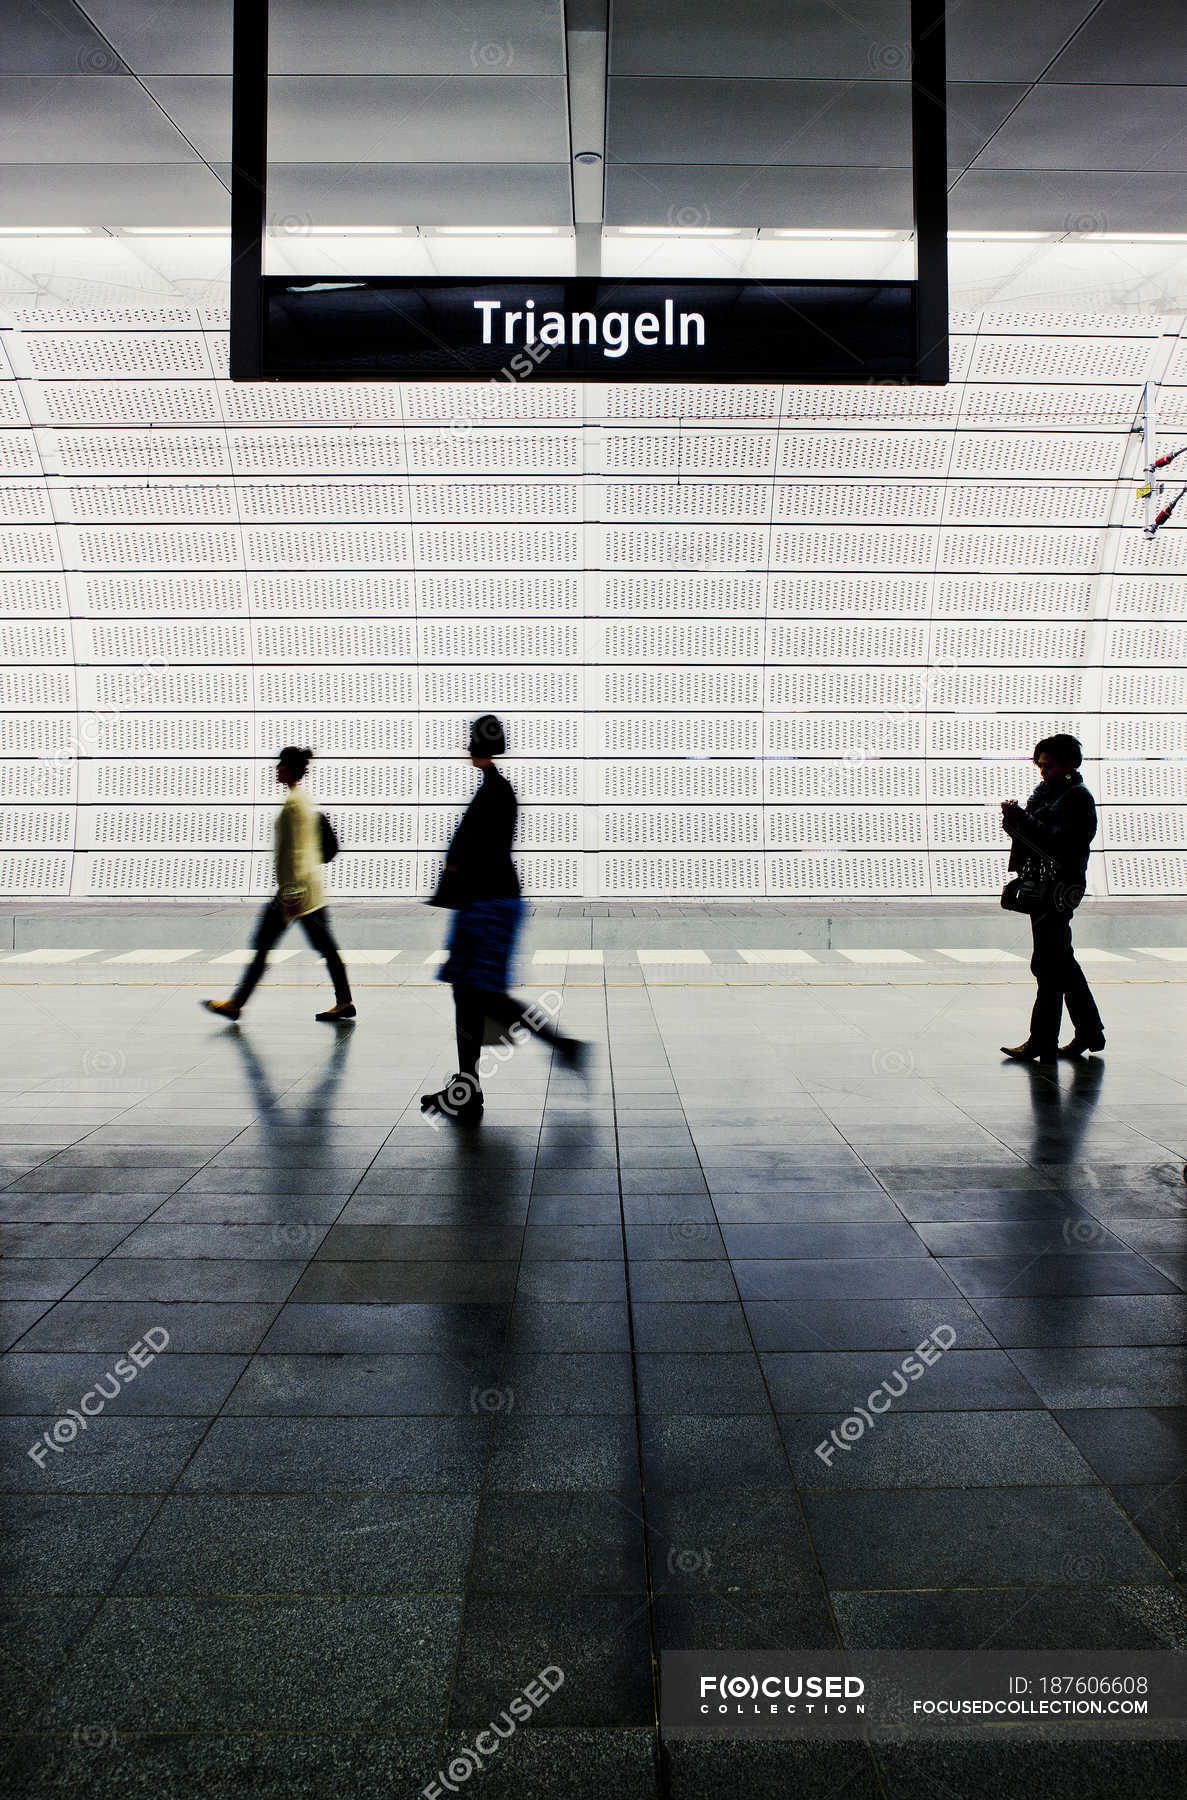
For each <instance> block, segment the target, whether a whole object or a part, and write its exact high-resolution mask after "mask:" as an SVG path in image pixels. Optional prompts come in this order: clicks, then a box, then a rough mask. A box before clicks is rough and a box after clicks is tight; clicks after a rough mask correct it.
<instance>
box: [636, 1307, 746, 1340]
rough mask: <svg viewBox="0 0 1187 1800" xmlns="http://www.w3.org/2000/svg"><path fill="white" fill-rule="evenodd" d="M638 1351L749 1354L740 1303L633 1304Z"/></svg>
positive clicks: (744, 1319)
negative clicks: (738, 1352)
mask: <svg viewBox="0 0 1187 1800" xmlns="http://www.w3.org/2000/svg"><path fill="white" fill-rule="evenodd" d="M631 1315H632V1318H633V1320H634V1330H635V1348H636V1350H639V1351H651V1350H654V1351H694V1350H733V1351H749V1350H750V1348H751V1343H750V1333H749V1331H748V1330H747V1327H746V1315H745V1313H744V1312H743V1310H742V1307H741V1303H740V1302H739V1301H738V1300H737V1299H736V1298H735V1299H733V1300H730V1301H712V1300H706V1301H696V1300H644V1301H639V1300H635V1301H634V1302H633V1304H632V1306H631Z"/></svg>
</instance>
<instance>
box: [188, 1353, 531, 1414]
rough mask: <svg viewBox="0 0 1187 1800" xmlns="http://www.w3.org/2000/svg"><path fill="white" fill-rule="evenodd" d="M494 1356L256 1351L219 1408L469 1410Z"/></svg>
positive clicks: (478, 1401)
mask: <svg viewBox="0 0 1187 1800" xmlns="http://www.w3.org/2000/svg"><path fill="white" fill-rule="evenodd" d="M500 1360H501V1359H500V1357H499V1355H498V1354H497V1353H491V1354H489V1355H488V1356H487V1357H486V1358H478V1359H467V1360H466V1361H464V1362H463V1361H461V1360H460V1359H459V1358H457V1357H456V1356H433V1355H430V1354H428V1353H426V1352H423V1351H422V1352H419V1353H407V1354H403V1355H395V1356H388V1355H383V1354H382V1353H380V1354H372V1355H370V1356H362V1355H352V1354H349V1353H346V1354H344V1353H342V1352H341V1351H338V1352H335V1353H333V1354H329V1355H319V1354H317V1353H316V1352H312V1353H306V1354H303V1355H300V1356H295V1355H284V1354H272V1355H267V1356H256V1357H254V1358H253V1359H252V1361H251V1363H250V1364H249V1365H248V1366H247V1367H246V1369H245V1371H244V1374H243V1377H242V1379H241V1380H240V1382H239V1385H238V1386H237V1387H236V1389H235V1392H234V1393H233V1394H232V1395H231V1397H230V1399H229V1400H228V1402H227V1404H226V1407H225V1409H224V1410H225V1414H226V1415H227V1416H228V1417H236V1416H255V1415H269V1414H271V1415H277V1416H279V1415H282V1414H292V1415H295V1416H301V1415H314V1416H317V1415H322V1416H326V1417H340V1418H355V1417H363V1416H366V1415H377V1416H388V1417H390V1416H392V1415H395V1414H400V1413H473V1414H477V1413H479V1412H481V1411H483V1410H485V1408H484V1407H483V1404H482V1400H483V1396H484V1395H486V1394H487V1393H488V1392H489V1391H490V1390H492V1389H493V1388H494V1387H495V1383H496V1378H497V1376H498V1373H499V1363H500Z"/></svg>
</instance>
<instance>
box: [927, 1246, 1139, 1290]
mask: <svg viewBox="0 0 1187 1800" xmlns="http://www.w3.org/2000/svg"><path fill="white" fill-rule="evenodd" d="M944 1268H945V1270H946V1271H947V1273H948V1274H949V1275H950V1276H951V1278H952V1280H953V1281H954V1282H955V1283H956V1285H957V1287H958V1288H959V1289H960V1290H961V1292H962V1293H964V1294H968V1295H969V1296H970V1297H971V1298H973V1299H977V1298H979V1297H980V1296H981V1295H982V1294H988V1295H1004V1296H1009V1297H1013V1298H1017V1297H1018V1296H1019V1295H1023V1294H1169V1293H1173V1291H1174V1283H1173V1282H1172V1281H1170V1280H1169V1279H1168V1278H1167V1276H1165V1275H1161V1274H1159V1272H1158V1271H1157V1270H1156V1269H1155V1268H1153V1267H1152V1266H1151V1264H1150V1263H1148V1262H1146V1261H1145V1260H1144V1259H1143V1258H1142V1257H1140V1256H1135V1255H1133V1254H1132V1252H1130V1251H1128V1250H1122V1251H1103V1252H1099V1253H1097V1252H1093V1251H1091V1250H1076V1251H1069V1252H1066V1253H1063V1252H1044V1251H1036V1252H1034V1253H1032V1254H1026V1253H1025V1252H1024V1253H1021V1254H1019V1255H1015V1256H949V1257H945V1259H944Z"/></svg>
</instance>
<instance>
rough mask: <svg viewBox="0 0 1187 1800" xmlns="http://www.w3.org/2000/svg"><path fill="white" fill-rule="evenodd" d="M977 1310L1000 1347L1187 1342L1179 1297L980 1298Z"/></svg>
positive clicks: (1185, 1310)
mask: <svg viewBox="0 0 1187 1800" xmlns="http://www.w3.org/2000/svg"><path fill="white" fill-rule="evenodd" d="M977 1311H978V1312H979V1313H980V1315H981V1317H982V1318H983V1319H984V1321H985V1323H986V1325H987V1326H988V1327H989V1329H990V1331H992V1333H993V1335H994V1337H995V1338H996V1339H997V1341H998V1343H999V1344H1005V1345H1007V1346H1011V1347H1012V1346H1015V1345H1019V1346H1021V1345H1027V1344H1035V1345H1048V1344H1049V1345H1057V1344H1065V1345H1069V1346H1070V1345H1077V1344H1084V1345H1092V1344H1179V1343H1182V1341H1183V1339H1184V1337H1187V1296H1184V1295H1181V1294H1106V1295H1087V1294H1082V1295H1077V1296H1076V1297H1075V1298H1072V1299H1065V1298H1060V1297H1059V1296H1058V1295H1035V1296H1034V1297H1033V1298H1029V1299H1025V1300H1005V1299H991V1298H983V1297H979V1298H978V1300H977Z"/></svg>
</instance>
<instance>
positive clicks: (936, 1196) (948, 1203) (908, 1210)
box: [895, 1187, 1093, 1225]
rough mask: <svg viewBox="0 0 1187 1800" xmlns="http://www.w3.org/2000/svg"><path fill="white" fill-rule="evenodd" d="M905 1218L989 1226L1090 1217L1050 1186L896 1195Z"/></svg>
mask: <svg viewBox="0 0 1187 1800" xmlns="http://www.w3.org/2000/svg"><path fill="white" fill-rule="evenodd" d="M895 1198H896V1201H897V1204H898V1206H899V1207H900V1209H901V1210H902V1212H903V1214H904V1216H905V1217H906V1218H908V1219H910V1220H911V1221H912V1223H914V1224H924V1223H932V1224H949V1225H967V1224H970V1223H972V1224H977V1225H989V1224H1014V1223H1026V1222H1031V1223H1042V1222H1043V1221H1048V1222H1050V1221H1051V1220H1054V1221H1055V1222H1056V1224H1057V1225H1062V1224H1063V1221H1064V1220H1065V1219H1067V1220H1070V1221H1072V1223H1075V1222H1077V1221H1078V1220H1081V1219H1089V1218H1092V1217H1093V1215H1092V1213H1090V1212H1089V1211H1088V1210H1087V1208H1086V1207H1084V1206H1083V1205H1080V1204H1077V1203H1076V1202H1075V1201H1073V1200H1072V1199H1071V1198H1070V1197H1069V1196H1068V1195H1067V1194H1064V1193H1061V1192H1059V1191H1058V1190H1057V1189H1055V1188H1050V1187H1034V1188H974V1187H970V1188H951V1189H938V1188H937V1189H934V1190H932V1191H930V1192H917V1191H914V1190H911V1191H908V1192H905V1193H896V1196H895Z"/></svg>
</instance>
